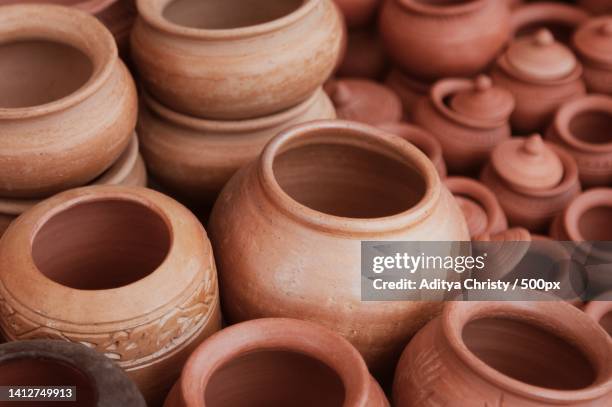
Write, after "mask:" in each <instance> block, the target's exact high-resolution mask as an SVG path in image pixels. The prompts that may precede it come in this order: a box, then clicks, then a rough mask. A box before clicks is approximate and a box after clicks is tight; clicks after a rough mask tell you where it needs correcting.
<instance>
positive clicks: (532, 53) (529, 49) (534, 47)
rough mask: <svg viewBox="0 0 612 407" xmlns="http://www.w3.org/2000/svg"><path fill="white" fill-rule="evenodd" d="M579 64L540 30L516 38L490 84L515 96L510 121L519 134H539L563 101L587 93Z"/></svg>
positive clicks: (547, 33)
mask: <svg viewBox="0 0 612 407" xmlns="http://www.w3.org/2000/svg"><path fill="white" fill-rule="evenodd" d="M581 75H582V65H581V64H580V63H579V62H578V61H577V59H576V57H575V56H574V54H572V51H570V49H569V48H567V47H565V46H564V45H562V44H561V43H559V42H556V41H555V39H554V38H553V36H552V34H551V33H550V31H548V30H546V29H542V30H540V31H538V32H537V33H535V34H534V35H531V36H525V37H521V38H519V39H516V40H515V41H514V42H513V43H512V44H511V45H510V47H509V48H508V50H507V51H506V53H505V54H504V55H502V56H501V57H500V58H499V59H498V60H497V65H496V67H495V68H494V70H493V72H492V74H491V76H492V78H493V82H494V83H495V84H496V85H498V86H501V87H504V88H506V89H508V90H509V91H510V92H512V94H513V95H514V98H515V100H516V108H515V110H514V113H513V114H512V117H511V119H510V122H511V125H512V128H513V129H514V131H516V132H517V133H519V134H526V133H530V132H534V131H541V130H543V129H545V128H546V126H547V125H548V124H549V123H550V121H551V120H552V118H553V115H554V113H555V111H556V110H557V109H558V108H559V107H560V106H561V105H562V104H563V103H565V102H567V101H569V100H573V99H577V98H579V97H581V96H583V95H584V94H585V93H586V89H585V85H584V82H583V80H582V78H581Z"/></svg>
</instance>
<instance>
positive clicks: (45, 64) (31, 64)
mask: <svg viewBox="0 0 612 407" xmlns="http://www.w3.org/2000/svg"><path fill="white" fill-rule="evenodd" d="M93 72H94V66H93V63H92V61H91V59H90V58H89V57H88V56H87V55H85V54H84V53H83V52H82V51H80V50H78V49H77V48H74V47H72V46H70V45H67V44H63V43H59V42H53V41H46V40H34V39H33V40H25V41H16V42H9V43H6V44H1V45H0V108H13V109H14V108H26V107H32V106H39V105H44V104H47V103H50V102H54V101H56V100H59V99H62V98H64V97H66V96H68V95H70V94H72V93H74V92H76V91H77V90H78V89H80V88H81V87H82V86H83V85H85V84H86V83H87V81H88V80H89V79H90V78H91V77H92V75H93Z"/></svg>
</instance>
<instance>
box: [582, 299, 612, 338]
mask: <svg viewBox="0 0 612 407" xmlns="http://www.w3.org/2000/svg"><path fill="white" fill-rule="evenodd" d="M584 312H586V314H587V315H588V316H590V317H591V318H593V319H594V320H595V321H597V323H599V325H601V327H602V328H603V329H605V330H606V332H607V333H608V335H610V337H612V296H611V295H610V293H607V294H605V295H603V296H601V297H600V298H596V299H595V300H594V301H591V302H589V303H588V304H587V305H586V306H585V307H584Z"/></svg>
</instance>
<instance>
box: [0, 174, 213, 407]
mask: <svg viewBox="0 0 612 407" xmlns="http://www.w3.org/2000/svg"><path fill="white" fill-rule="evenodd" d="M220 325H221V317H220V311H219V297H218V289H217V277H216V271H215V263H214V260H213V254H212V250H211V247H210V243H209V241H208V238H207V237H206V233H205V232H204V229H203V228H202V226H201V224H200V223H199V222H198V220H197V219H196V218H195V216H193V215H192V214H191V213H190V212H189V211H188V210H187V209H186V208H185V207H183V206H182V205H180V204H178V203H177V202H176V201H174V200H172V199H171V198H169V197H166V196H164V195H162V194H160V193H158V192H155V191H153V190H150V189H145V188H135V187H123V186H95V187H86V188H78V189H74V190H70V191H67V192H63V193H61V194H58V195H55V196H53V197H52V198H49V199H47V200H46V201H43V202H42V203H40V204H38V205H36V206H35V207H34V208H32V209H30V210H28V211H27V212H26V213H24V214H23V215H21V216H20V217H19V218H18V219H17V220H15V221H14V222H13V223H12V224H11V226H10V227H9V228H8V229H7V231H6V233H5V234H4V236H3V237H2V240H0V328H1V329H2V331H3V333H4V334H5V336H6V337H7V338H8V339H9V340H22V339H32V338H54V339H63V340H67V341H71V342H78V343H82V344H85V345H87V346H88V347H90V348H92V349H95V350H97V351H99V352H100V353H102V354H104V355H106V356H107V357H109V358H110V359H112V360H114V361H116V362H117V363H118V364H119V365H120V366H121V367H122V368H123V369H124V370H125V371H126V372H127V373H128V375H129V376H130V378H132V380H134V381H135V382H136V384H137V385H138V387H139V388H140V390H141V391H142V393H143V394H144V395H145V398H146V399H147V402H148V403H150V405H159V404H160V403H161V401H162V400H163V397H164V396H165V394H166V392H167V391H168V390H169V388H170V386H171V385H172V383H174V381H175V380H176V378H177V377H178V375H179V372H180V370H181V368H182V365H183V363H184V361H185V360H186V358H187V356H188V355H189V354H190V353H191V351H192V350H193V349H194V348H195V347H196V346H197V344H198V343H200V342H201V341H202V340H203V339H204V338H206V337H208V336H209V335H210V334H211V333H213V332H215V331H217V330H218V329H219V328H220Z"/></svg>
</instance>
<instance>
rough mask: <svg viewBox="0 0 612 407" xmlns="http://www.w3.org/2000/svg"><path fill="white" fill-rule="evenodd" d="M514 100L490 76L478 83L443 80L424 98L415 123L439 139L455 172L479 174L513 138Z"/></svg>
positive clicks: (414, 117)
mask: <svg viewBox="0 0 612 407" xmlns="http://www.w3.org/2000/svg"><path fill="white" fill-rule="evenodd" d="M513 109H514V98H513V97H512V94H511V93H510V92H508V91H507V90H505V89H503V88H500V87H498V86H493V85H492V83H491V79H490V78H489V77H487V76H479V77H478V78H477V79H476V80H474V81H472V80H467V79H443V80H441V81H438V82H437V83H436V84H434V86H433V87H432V88H431V91H430V92H429V95H428V96H427V97H423V98H421V99H420V100H419V101H418V102H417V104H416V106H415V107H414V111H413V114H412V119H413V121H414V122H415V123H416V124H418V125H419V126H421V127H423V128H425V129H427V130H429V131H430V132H431V133H432V134H433V135H435V136H436V138H437V139H438V141H439V142H440V145H442V151H443V153H444V161H445V162H446V165H447V166H448V169H449V171H450V172H451V173H460V174H469V173H477V172H478V171H479V170H480V168H481V167H482V165H483V164H484V163H485V162H486V161H487V160H488V158H489V155H490V154H491V151H492V150H493V149H494V148H495V146H497V145H498V144H499V143H501V142H503V141H505V140H507V139H509V138H510V136H511V134H512V132H511V130H510V124H509V118H510V114H511V113H512V110H513Z"/></svg>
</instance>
